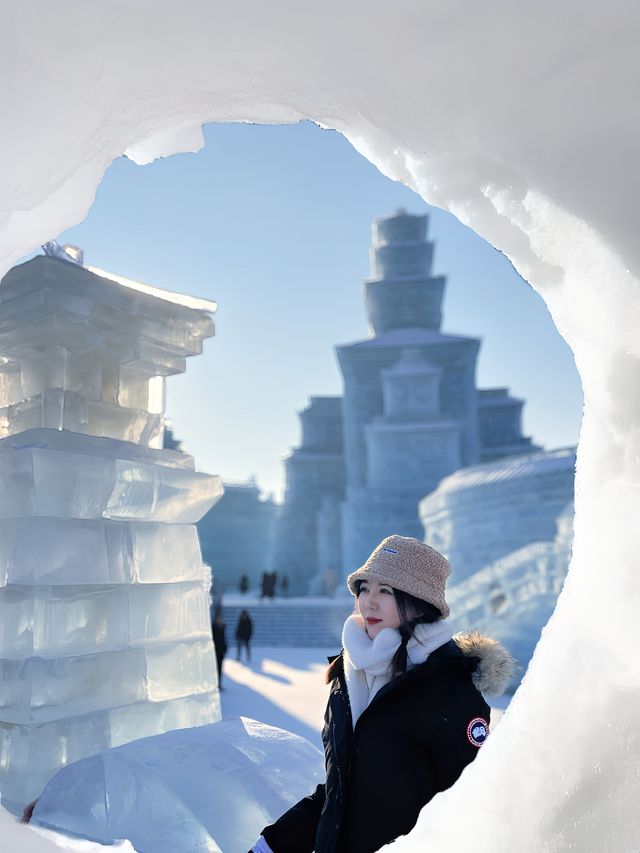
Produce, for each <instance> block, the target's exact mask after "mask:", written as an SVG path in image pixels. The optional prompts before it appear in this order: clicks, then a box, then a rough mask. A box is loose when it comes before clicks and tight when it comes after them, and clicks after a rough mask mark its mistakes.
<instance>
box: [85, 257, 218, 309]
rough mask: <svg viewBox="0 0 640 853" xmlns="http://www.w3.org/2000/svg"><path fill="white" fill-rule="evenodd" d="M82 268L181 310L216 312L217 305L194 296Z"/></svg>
mask: <svg viewBox="0 0 640 853" xmlns="http://www.w3.org/2000/svg"><path fill="white" fill-rule="evenodd" d="M83 268H84V269H85V270H87V271H88V272H91V273H93V274H94V275H97V276H100V278H106V279H107V280H109V281H113V282H115V283H116V284H119V285H121V286H122V287H128V288H129V289H130V290H135V291H137V292H138V293H144V294H146V295H147V296H153V297H155V298H156V299H162V300H164V301H165V302H171V303H172V304H173V305H180V306H181V307H182V308H191V309H193V310H194V311H206V312H207V313H208V314H215V312H216V311H217V310H218V303H217V302H214V301H213V300H211V299H201V298H199V297H196V296H188V295H187V294H185V293H177V292H176V291H174V290H165V289H164V288H162V287H156V286H154V285H151V284H145V283H144V282H141V281H135V279H132V278H126V277H125V276H122V275H116V274H115V273H112V272H109V271H108V270H103V269H100V267H94V266H91V265H89V264H85V265H84V267H83Z"/></svg>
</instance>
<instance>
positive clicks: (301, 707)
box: [220, 647, 339, 748]
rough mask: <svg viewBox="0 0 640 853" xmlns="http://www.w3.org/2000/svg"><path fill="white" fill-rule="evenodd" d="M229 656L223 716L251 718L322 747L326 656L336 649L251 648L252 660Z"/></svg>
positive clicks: (326, 693)
mask: <svg viewBox="0 0 640 853" xmlns="http://www.w3.org/2000/svg"><path fill="white" fill-rule="evenodd" d="M232 651H233V652H234V654H231V655H229V656H227V657H226V658H225V659H224V663H223V665H222V672H223V675H222V686H223V690H222V693H221V696H220V699H221V705H222V716H223V717H240V716H245V717H251V718H252V719H254V720H260V722H262V723H268V724H269V725H270V726H278V727H279V728H282V729H286V730H287V731H290V732H293V733H294V734H296V735H300V736H301V737H304V738H306V739H307V740H309V741H311V743H313V744H314V745H315V746H318V747H320V748H321V746H322V743H321V739H320V732H321V730H322V720H323V716H324V708H325V704H326V701H327V696H328V693H329V688H328V686H327V685H326V684H325V682H324V671H325V669H326V668H327V656H328V655H331V654H336V652H337V651H339V649H327V650H326V651H325V650H324V649H285V648H261V649H253V650H252V654H251V663H247V662H246V657H244V656H243V659H242V662H238V661H237V660H236V659H235V648H234V647H232Z"/></svg>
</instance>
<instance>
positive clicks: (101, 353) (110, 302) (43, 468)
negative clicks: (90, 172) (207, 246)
mask: <svg viewBox="0 0 640 853" xmlns="http://www.w3.org/2000/svg"><path fill="white" fill-rule="evenodd" d="M214 310H215V304H214V303H211V302H205V301H204V300H196V299H190V298H189V297H185V296H181V295H178V294H173V293H169V292H167V291H162V290H159V289H156V288H152V287H147V286H144V285H138V284H136V283H134V282H128V281H125V280H122V279H115V277H110V276H109V274H107V273H100V274H97V273H94V272H91V271H89V270H88V269H85V268H83V267H81V266H78V265H75V264H72V263H67V262H65V261H63V260H59V259H57V258H52V257H37V258H34V259H33V260H31V261H29V262H28V263H25V264H23V265H21V266H19V267H16V268H14V269H13V270H11V271H10V272H9V273H8V274H7V276H6V277H5V278H4V279H3V281H2V285H1V286H0V356H1V362H2V364H1V366H0V645H1V651H0V665H1V667H2V677H1V679H0V736H1V738H2V741H1V749H0V795H1V798H2V803H3V805H5V806H7V807H9V808H13V809H17V808H19V807H20V806H21V805H23V804H24V803H25V802H28V801H29V800H30V799H33V798H34V797H35V796H37V795H38V793H39V792H40V790H41V788H42V786H43V785H44V784H45V783H46V781H47V780H48V779H49V777H50V776H51V775H52V774H53V773H54V772H55V771H56V770H57V769H58V768H59V767H61V766H62V765H64V764H67V763H68V762H71V761H74V760H75V759H78V758H81V757H83V756H86V755H88V754H91V753H94V752H97V751H99V750H102V749H104V748H106V747H110V746H115V745H117V744H121V743H123V742H126V741H129V740H133V739H135V738H139V737H144V736H146V735H151V734H156V733H159V732H162V731H166V730H168V729H173V728H181V727H187V726H194V725H199V724H204V723H209V722H213V721H215V720H216V719H218V718H219V716H220V711H219V703H218V694H217V680H216V671H215V660H214V654H213V646H212V641H211V631H210V622H209V608H208V596H209V584H210V572H209V570H208V568H207V567H205V566H203V564H202V559H201V554H200V546H199V542H198V536H197V532H196V528H195V522H196V521H198V520H199V519H200V518H201V516H202V515H203V514H204V513H205V512H206V511H207V510H208V509H209V508H210V507H211V506H212V504H213V503H215V501H216V500H217V499H218V498H219V497H220V494H221V491H222V489H221V485H220V481H219V478H218V477H215V476H209V475H206V474H201V473H198V472H196V471H195V470H194V462H193V459H192V458H191V457H190V456H188V455H186V454H184V453H180V452H177V451H172V450H162V449H161V448H162V434H163V408H164V384H165V379H166V377H167V376H169V375H171V374H173V373H181V372H183V371H184V370H185V358H186V357H187V356H192V355H197V354H198V353H200V352H201V350H202V341H203V339H204V338H207V337H209V336H211V335H212V334H213V323H212V320H211V316H210V314H211V313H212V312H213V311H214Z"/></svg>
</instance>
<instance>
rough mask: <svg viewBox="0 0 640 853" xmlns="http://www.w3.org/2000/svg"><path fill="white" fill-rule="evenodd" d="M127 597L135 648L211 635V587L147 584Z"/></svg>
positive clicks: (131, 634)
mask: <svg viewBox="0 0 640 853" xmlns="http://www.w3.org/2000/svg"><path fill="white" fill-rule="evenodd" d="M128 595H129V644H130V645H132V646H136V645H148V644H150V643H166V642H168V641H169V640H177V641H179V640H192V639H197V638H203V639H207V638H209V637H210V636H211V621H210V616H209V585H208V584H205V583H202V582H200V583H173V584H159V585H155V584H144V585H139V586H133V587H131V588H130V589H129V590H128Z"/></svg>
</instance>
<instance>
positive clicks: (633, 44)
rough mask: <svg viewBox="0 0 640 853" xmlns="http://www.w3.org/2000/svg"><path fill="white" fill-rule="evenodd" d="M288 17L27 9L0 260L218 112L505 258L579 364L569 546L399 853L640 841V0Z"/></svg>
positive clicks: (182, 142)
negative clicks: (504, 671)
mask: <svg viewBox="0 0 640 853" xmlns="http://www.w3.org/2000/svg"><path fill="white" fill-rule="evenodd" d="M276 7H277V9H276V11H277V14H276V12H274V5H273V4H262V3H259V2H257V0H253V2H251V0H250V2H249V3H248V4H245V5H244V6H243V8H242V14H240V13H239V12H238V11H237V9H236V7H234V6H233V5H232V4H228V5H225V4H215V5H213V4H211V5H209V4H200V5H198V6H197V7H194V8H192V9H190V13H189V15H185V14H184V12H183V7H182V5H181V4H177V3H167V4H163V5H162V7H159V6H158V4H156V3H152V2H151V0H143V2H140V3H138V4H136V5H135V7H133V6H131V4H124V3H122V2H110V3H107V2H103V3H100V4H98V3H93V4H84V5H78V4H77V3H72V2H70V1H69V0H68V1H67V2H65V0H61V2H59V3H56V5H55V8H54V7H47V8H44V7H42V6H40V7H38V10H37V14H36V12H35V11H34V10H33V7H32V6H30V5H28V4H20V5H17V4H16V5H15V6H14V11H13V15H12V16H11V17H10V19H9V24H8V25H7V26H6V27H4V28H3V32H2V36H1V38H2V46H3V51H2V56H3V62H4V63H5V65H6V68H7V69H8V70H10V72H11V73H6V74H4V75H3V76H2V78H0V79H2V83H1V84H0V85H1V86H2V94H1V97H2V109H3V115H4V116H5V117H10V118H9V119H8V121H9V122H10V127H11V131H12V132H11V134H8V133H5V135H4V137H3V141H2V146H3V156H2V158H1V160H0V163H1V171H0V199H2V201H3V205H4V210H3V212H2V214H1V221H2V225H3V229H2V233H1V234H0V264H2V265H3V267H4V268H5V269H6V268H8V267H9V266H10V264H11V263H12V262H13V261H14V260H16V259H17V258H18V257H20V256H22V255H24V254H25V253H26V252H27V251H29V250H30V249H32V248H34V247H35V246H37V245H39V244H41V243H43V242H45V241H46V240H48V239H51V238H53V237H55V236H56V235H57V234H59V233H60V232H61V231H63V230H64V228H66V227H68V226H70V225H72V224H75V223H76V222H78V221H79V220H80V219H81V218H82V217H83V216H84V215H85V213H86V211H87V210H88V208H89V206H90V205H91V203H92V200H93V197H94V194H95V190H96V187H97V185H98V183H99V180H100V178H101V176H102V174H103V172H104V170H105V169H106V168H107V166H108V165H109V164H110V163H111V162H112V160H113V159H114V158H115V157H117V156H120V155H121V154H122V153H123V152H125V151H126V150H133V151H134V152H135V151H136V148H137V150H138V151H139V152H140V153H139V154H138V158H139V159H140V160H143V159H144V160H147V159H149V158H150V157H152V156H153V155H154V153H155V154H162V155H166V154H168V153H169V151H170V148H171V146H170V142H171V139H172V134H174V135H175V137H174V146H175V147H174V150H184V149H185V148H192V147H194V146H195V137H194V135H193V133H192V131H188V129H189V128H193V127H194V126H197V125H199V124H202V123H204V122H207V121H230V120H249V121H259V122H280V121H297V120H299V119H301V118H309V119H312V120H314V121H316V122H318V123H319V124H321V125H323V126H325V127H330V128H334V129H337V130H339V131H341V132H342V133H344V134H345V136H346V137H347V138H348V139H349V140H350V141H351V142H352V144H353V145H354V146H355V147H356V148H357V149H358V150H359V151H361V152H362V153H363V154H364V155H365V156H367V157H368V158H369V159H370V160H371V162H373V163H374V164H375V165H377V166H378V167H379V168H380V169H381V170H382V171H383V172H384V173H385V174H387V175H388V176H390V177H392V178H394V179H396V180H401V181H403V182H404V183H406V184H407V185H408V186H410V187H412V188H414V189H416V190H417V191H418V192H419V193H420V194H421V195H422V196H423V197H424V198H425V199H426V200H427V201H429V202H431V203H433V204H437V205H439V206H441V207H443V208H445V209H447V210H449V211H451V212H452V213H454V214H455V215H456V216H458V217H459V218H460V219H461V220H462V221H463V222H465V223H467V224H469V225H470V226H471V227H473V228H474V229H475V230H476V231H477V232H478V233H479V234H481V235H482V236H484V237H485V238H486V239H488V240H490V241H491V242H492V243H493V245H495V246H496V247H497V248H498V249H500V250H501V251H502V252H504V253H505V254H506V255H507V256H508V257H509V258H510V260H511V261H512V262H513V263H514V265H515V266H516V267H517V269H518V270H519V271H520V272H521V273H522V274H523V275H524V276H525V277H526V278H527V279H528V281H529V282H530V283H531V284H532V285H533V286H534V287H535V288H536V289H537V290H538V292H539V293H540V294H541V295H542V296H543V298H544V299H545V301H546V303H547V305H548V306H549V309H550V311H551V314H552V316H553V319H554V321H555V323H556V325H557V327H558V329H559V331H560V332H561V334H562V335H563V336H564V337H565V338H566V340H567V341H568V343H569V344H570V346H571V347H572V349H573V352H574V354H575V357H576V363H577V366H578V369H579V370H580V374H581V377H582V382H583V388H584V398H585V409H584V421H583V426H582V432H581V440H580V446H579V449H578V460H577V476H576V503H575V509H576V516H575V541H574V548H573V560H572V565H571V568H570V572H569V576H568V579H567V582H566V584H565V588H564V590H563V593H562V595H561V597H560V599H559V602H558V606H557V608H556V612H555V614H554V616H553V618H552V619H551V621H550V623H549V625H548V627H547V629H546V631H545V632H544V634H543V637H542V640H541V642H540V644H539V646H538V649H537V652H536V655H535V657H534V660H533V663H532V665H531V667H530V670H529V673H528V675H527V677H526V679H525V682H524V683H523V685H522V687H521V688H520V690H519V691H518V694H517V695H516V697H515V699H514V701H513V703H512V705H511V707H510V709H509V711H508V713H507V714H506V716H505V719H504V720H503V722H502V723H501V725H500V728H499V729H498V730H497V731H496V732H495V733H494V734H493V735H492V738H491V740H490V741H489V742H488V744H487V745H486V746H485V747H484V748H483V750H482V753H481V755H480V756H479V759H478V761H476V762H474V764H473V765H472V766H471V767H470V768H469V769H468V770H467V771H465V773H464V774H463V777H462V779H461V780H460V781H459V783H457V784H456V785H455V786H454V788H453V789H451V790H450V791H449V792H447V793H445V794H443V795H441V796H439V797H438V798H436V800H435V801H434V802H433V803H431V804H430V805H429V806H427V807H426V808H425V810H424V812H423V814H422V816H421V818H420V820H419V822H418V825H417V827H416V829H415V830H414V832H412V833H411V835H410V836H408V837H407V838H406V839H404V840H403V841H399V842H396V846H397V849H399V850H400V849H403V850H423V849H425V847H429V849H432V850H443V851H444V850H460V849H466V848H467V847H468V846H470V845H471V844H472V845H473V848H474V850H477V851H491V853H501V851H502V850H504V851H507V850H508V851H511V850H513V849H520V850H524V849H526V850H531V851H540V850H547V851H553V850H562V849H567V848H569V847H573V848H574V849H580V850H603V849H608V850H632V849H636V848H637V839H638V837H639V836H640V816H638V812H637V809H636V807H635V804H636V803H637V801H638V799H639V797H640V789H639V782H638V775H637V773H636V771H635V766H636V762H637V758H638V754H639V753H640V740H639V735H638V724H637V715H636V713H635V709H636V708H637V706H638V697H639V695H640V675H639V671H638V667H637V661H636V652H635V650H636V648H637V646H638V618H637V614H638V612H639V611H640V601H639V600H638V599H639V597H640V595H639V587H638V584H637V577H638V569H639V567H638V554H640V532H639V529H638V525H637V520H636V519H637V515H638V504H639V494H638V487H637V483H638V480H639V479H640V461H639V460H640V453H639V443H640V432H639V430H638V426H637V423H638V418H639V417H640V409H639V406H638V391H637V388H638V383H637V375H638V354H639V353H640V342H639V341H640V335H639V333H638V317H639V316H640V305H639V300H640V297H639V296H638V294H639V293H640V288H639V287H638V281H637V274H638V270H639V269H640V252H639V250H638V242H637V232H638V212H637V199H638V197H639V196H640V186H639V183H640V172H639V171H638V169H637V151H638V148H639V143H640V139H639V136H640V133H639V129H640V128H639V125H640V118H639V116H638V111H637V102H636V88H637V79H638V70H639V69H638V62H639V57H640V52H639V51H638V42H639V30H640V13H639V12H638V10H637V7H636V6H635V4H632V3H630V2H624V0H623V2H620V3H617V4H614V7H611V6H610V5H609V6H606V5H605V6H603V5H602V4H596V3H586V4H585V3H584V2H577V0H567V2H565V3H563V4H562V5H561V6H560V7H558V6H557V5H553V4H528V3H524V2H522V0H517V2H512V3H504V2H501V0H488V2H486V3H482V4H478V3H470V2H469V3H468V2H464V3H462V4H461V5H460V4H457V5H456V6H455V7H454V6H451V8H449V7H443V6H442V5H437V4H433V3H430V2H427V3H425V2H414V0H403V2H400V3H398V4H395V5H394V7H393V11H392V12H390V11H389V6H388V4H383V3H368V4H366V5H364V6H363V5H362V4H353V5H346V6H345V4H342V3H340V4H339V3H337V2H336V0H328V2H326V3H324V4H322V5H315V6H303V5H301V4H299V3H295V2H293V0H277V2H276ZM125 10H126V20H127V26H126V27H124V28H123V26H122V19H123V15H125ZM301 46H304V49H301ZM34 58H36V59H34ZM63 108H64V109H63ZM185 133H186V136H187V137H188V138H187V139H185V138H184V137H185ZM154 139H155V140H158V148H157V150H156V151H155V152H154V151H153V150H151V149H152V147H153V140H154ZM488 791H490V796H484V794H486V792H488ZM479 794H483V796H479ZM461 814H465V815H466V820H464V821H462V820H460V819H459V816H460V815H461Z"/></svg>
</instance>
